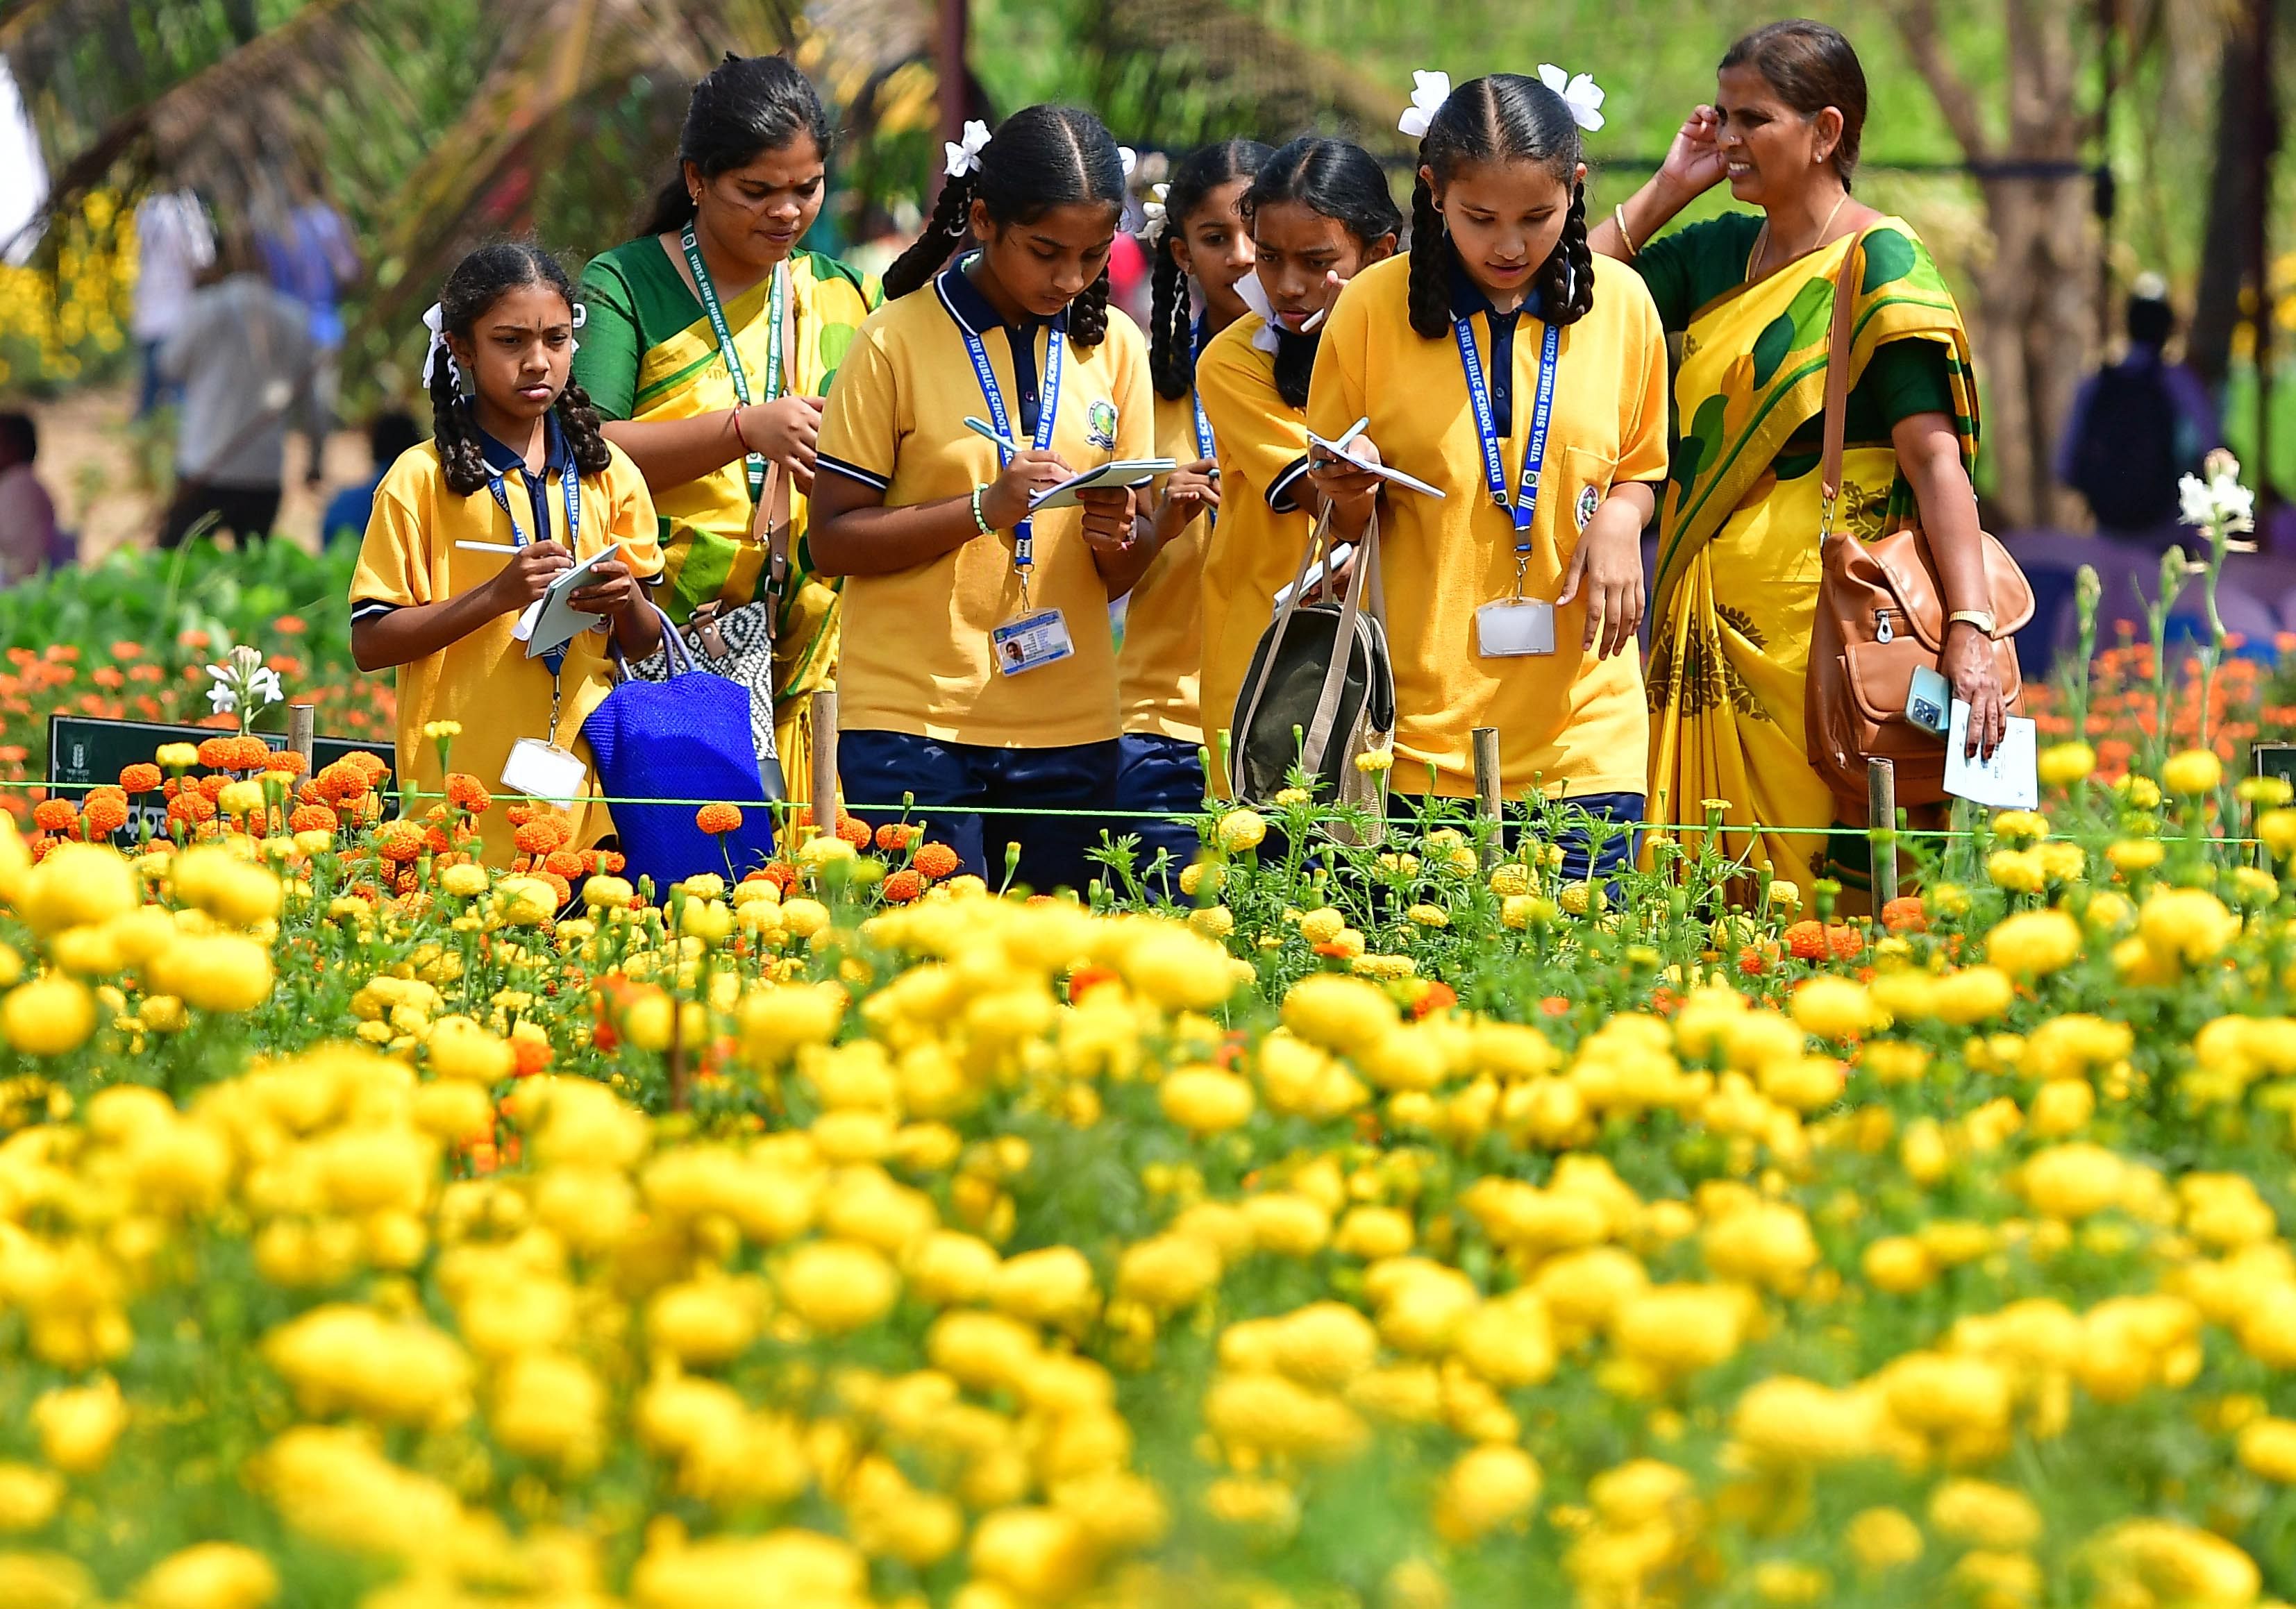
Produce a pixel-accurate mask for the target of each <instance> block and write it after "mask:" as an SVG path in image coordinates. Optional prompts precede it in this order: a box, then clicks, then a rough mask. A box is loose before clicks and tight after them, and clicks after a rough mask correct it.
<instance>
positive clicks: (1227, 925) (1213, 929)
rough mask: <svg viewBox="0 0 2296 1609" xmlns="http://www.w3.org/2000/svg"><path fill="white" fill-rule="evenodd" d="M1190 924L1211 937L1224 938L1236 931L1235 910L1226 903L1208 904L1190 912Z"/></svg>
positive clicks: (1207, 936)
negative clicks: (1199, 909)
mask: <svg viewBox="0 0 2296 1609" xmlns="http://www.w3.org/2000/svg"><path fill="white" fill-rule="evenodd" d="M1188 926H1189V927H1193V928H1194V929H1195V930H1196V931H1197V932H1198V933H1201V934H1202V935H1204V936H1205V937H1206V938H1209V939H1223V938H1226V936H1227V935H1229V934H1231V933H1234V931H1235V912H1234V911H1230V910H1229V909H1228V908H1227V907H1226V906H1225V905H1206V906H1205V907H1204V908H1203V909H1202V910H1201V911H1190V912H1188Z"/></svg>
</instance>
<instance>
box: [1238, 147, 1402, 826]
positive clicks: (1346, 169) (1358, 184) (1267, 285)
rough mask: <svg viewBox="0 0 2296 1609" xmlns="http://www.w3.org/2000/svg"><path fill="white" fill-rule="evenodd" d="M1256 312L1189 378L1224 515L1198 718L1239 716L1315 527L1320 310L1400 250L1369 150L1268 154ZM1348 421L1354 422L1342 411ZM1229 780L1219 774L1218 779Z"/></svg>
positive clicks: (1323, 313) (1261, 192) (1255, 200)
mask: <svg viewBox="0 0 2296 1609" xmlns="http://www.w3.org/2000/svg"><path fill="white" fill-rule="evenodd" d="M1243 210H1244V217H1245V220H1246V221H1247V222H1248V223H1249V224H1250V225H1251V240H1252V254H1253V258H1254V265H1253V270H1252V276H1251V278H1249V279H1246V280H1244V281H1242V282H1240V288H1241V289H1242V290H1243V291H1244V292H1245V295H1246V298H1247V299H1248V300H1249V301H1251V304H1252V306H1253V315H1252V316H1251V317H1250V318H1246V319H1242V320H1240V321H1238V322H1237V323H1234V324H1231V325H1230V326H1228V328H1227V329H1226V331H1223V332H1221V334H1220V335H1219V336H1218V338H1216V339H1214V340H1213V341H1212V342H1211V344H1210V346H1208V347H1205V348H1204V353H1203V355H1202V356H1201V357H1200V358H1199V359H1197V361H1196V389H1197V394H1198V395H1199V396H1201V397H1202V398H1203V404H1204V417H1205V419H1206V420H1208V421H1210V425H1211V431H1212V437H1213V439H1214V441H1215V442H1216V443H1217V444H1218V454H1219V470H1220V491H1221V502H1220V517H1219V520H1218V524H1217V525H1215V526H1214V527H1213V528H1212V532H1211V535H1210V539H1209V541H1208V542H1207V543H1206V545H1205V551H1204V583H1203V613H1204V625H1203V633H1204V649H1203V682H1202V693H1201V697H1202V700H1203V708H1204V729H1205V732H1206V734H1207V736H1208V737H1211V738H1212V739H1213V750H1212V757H1213V760H1214V762H1215V763H1216V764H1217V763H1218V760H1219V758H1220V746H1219V743H1218V736H1217V734H1218V733H1220V732H1223V731H1227V730H1228V729H1229V728H1230V727H1231V726H1232V725H1233V723H1234V719H1235V706H1236V699H1237V698H1238V696H1239V695H1240V694H1241V693H1242V691H1243V680H1244V673H1245V672H1246V671H1247V670H1248V669H1249V668H1250V667H1251V652H1252V649H1253V648H1254V647H1256V646H1257V645H1258V643H1259V638H1260V634H1261V633H1264V632H1265V631H1267V626H1268V623H1269V622H1270V620H1272V619H1273V618H1274V617H1275V594H1276V592H1278V590H1280V589H1281V588H1283V586H1285V585H1286V584H1289V583H1290V581H1291V580H1292V576H1294V575H1296V574H1297V573H1298V571H1299V568H1300V551H1301V550H1302V549H1304V548H1305V547H1306V546H1307V543H1308V534H1309V532H1310V531H1311V530H1312V529H1313V527H1314V511H1315V507H1316V498H1315V496H1314V495H1313V494H1312V493H1311V492H1310V490H1309V487H1308V381H1309V377H1310V376H1311V375H1312V373H1313V372H1314V371H1315V369H1316V353H1317V351H1318V349H1319V347H1320V346H1321V344H1322V342H1323V341H1324V339H1325V338H1324V331H1323V323H1324V320H1325V319H1327V318H1328V316H1329V315H1330V314H1331V310H1332V306H1333V303H1334V301H1335V300H1337V298H1338V297H1339V294H1340V290H1341V287H1343V286H1344V285H1346V283H1347V282H1349V280H1351V279H1353V278H1354V277H1355V276H1356V274H1357V273H1359V272H1361V271H1362V270H1364V269H1365V268H1367V267H1369V266H1370V265H1373V264H1374V263H1378V262H1382V261H1384V260H1386V259H1387V258H1389V257H1392V256H1393V255H1394V253H1395V244H1396V239H1397V237H1398V234H1399V233H1401V232H1402V228H1403V213H1402V211H1401V209H1400V208H1398V207H1397V206H1396V204H1395V198H1394V197H1393V196H1392V195H1390V193H1389V192H1388V188H1387V175H1386V173H1385V172H1384V171H1383V170H1382V168H1381V167H1380V165H1379V163H1378V161H1377V160H1376V159H1374V158H1373V157H1372V155H1371V153H1370V152H1368V151H1365V150H1364V149H1363V148H1362V147H1361V146H1359V145H1351V144H1349V143H1348V142H1347V141H1345V140H1332V139H1324V138H1321V137H1318V136H1308V137H1306V138H1301V139H1297V140H1293V141H1292V142H1291V143H1289V144H1287V145H1285V146H1284V147H1283V149H1282V150H1280V151H1276V152H1275V155H1273V156H1271V157H1270V158H1268V159H1267V162H1266V163H1264V164H1263V165H1262V166H1261V167H1260V169H1259V173H1258V175H1257V176H1254V177H1253V179H1252V182H1251V189H1250V190H1248V191H1246V192H1244V198H1243ZM1350 422H1352V421H1350ZM1218 781H1219V785H1220V790H1221V792H1223V793H1225V792H1226V780H1225V778H1221V779H1218Z"/></svg>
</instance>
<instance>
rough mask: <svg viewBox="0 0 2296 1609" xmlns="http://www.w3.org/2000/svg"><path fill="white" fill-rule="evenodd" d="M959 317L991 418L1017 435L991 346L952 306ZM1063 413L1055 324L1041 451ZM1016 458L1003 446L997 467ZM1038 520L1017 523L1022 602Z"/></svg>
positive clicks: (1005, 432) (1002, 430) (1048, 347)
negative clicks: (993, 363) (990, 355)
mask: <svg viewBox="0 0 2296 1609" xmlns="http://www.w3.org/2000/svg"><path fill="white" fill-rule="evenodd" d="M949 316H950V317H951V318H953V319H955V320H956V328H957V332H958V333H959V334H961V335H963V336H964V350H965V355H967V356H969V357H971V358H972V377H973V379H975V380H979V381H980V400H981V401H982V402H984V403H986V404H988V422H989V423H990V424H992V425H995V426H996V434H998V435H999V436H1002V437H1006V438H1007V439H1008V440H1009V439H1010V438H1011V437H1012V435H1013V420H1012V415H1010V414H1009V413H1007V412H1005V393H1004V392H1003V391H1001V390H999V389H998V388H997V386H996V370H994V369H992V368H990V367H989V366H988V347H986V346H984V345H982V344H981V339H980V337H979V336H978V335H975V334H974V333H973V332H972V329H971V328H970V327H969V326H968V325H967V324H966V323H965V322H964V320H963V319H961V318H956V310H955V308H953V307H952V308H950V309H949ZM1060 413H1061V331H1060V327H1059V326H1058V325H1053V326H1051V327H1049V328H1047V329H1046V331H1045V389H1044V393H1043V404H1042V405H1041V406H1039V407H1038V408H1037V435H1036V439H1035V441H1034V442H1033V443H1032V444H1031V445H1034V446H1035V447H1036V449H1037V452H1039V453H1041V452H1043V451H1044V450H1045V449H1046V448H1047V447H1049V446H1051V445H1053V427H1054V425H1055V424H1057V423H1058V422H1059V421H1060ZM1012 461H1013V460H1012V455H1011V454H1010V453H1007V452H1005V449H1004V448H1003V447H1002V446H999V447H998V448H997V449H996V467H997V468H998V469H1000V470H1001V469H1003V468H1005V466H1006V465H1007V464H1009V463H1011V462H1012ZM1036 556H1037V548H1036V531H1035V529H1034V522H1033V521H1032V520H1030V519H1028V518H1027V517H1026V516H1023V517H1022V519H1021V523H1020V524H1019V525H1017V526H1014V527H1013V569H1014V570H1015V571H1017V572H1018V573H1019V575H1020V577H1021V607H1022V608H1027V607H1028V603H1029V568H1030V567H1031V566H1033V565H1034V564H1035V563H1036V561H1037V557H1036Z"/></svg>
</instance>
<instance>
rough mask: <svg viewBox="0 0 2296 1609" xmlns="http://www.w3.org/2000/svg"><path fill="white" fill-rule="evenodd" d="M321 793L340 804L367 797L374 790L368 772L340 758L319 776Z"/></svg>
mask: <svg viewBox="0 0 2296 1609" xmlns="http://www.w3.org/2000/svg"><path fill="white" fill-rule="evenodd" d="M318 784H319V792H320V795H321V796H323V797H324V798H326V799H328V800H330V801H332V802H333V803H335V804H338V805H348V804H350V803H351V802H352V801H353V800H356V799H362V798H365V796H367V795H368V794H370V793H372V792H373V791H374V784H373V783H372V782H370V781H368V780H367V775H366V772H364V771H362V770H360V769H359V768H358V767H357V766H356V765H353V764H351V763H350V762H349V761H348V760H338V761H336V762H335V763H334V764H332V765H330V766H328V767H327V768H326V769H325V770H324V771H322V772H320V773H319V776H318Z"/></svg>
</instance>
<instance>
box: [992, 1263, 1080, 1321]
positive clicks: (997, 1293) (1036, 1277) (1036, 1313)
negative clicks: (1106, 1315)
mask: <svg viewBox="0 0 2296 1609" xmlns="http://www.w3.org/2000/svg"><path fill="white" fill-rule="evenodd" d="M988 1300H989V1302H990V1303H992V1304H993V1305H995V1306H996V1308H998V1309H999V1310H1001V1311H1005V1312H1006V1313H1009V1314H1011V1315H1012V1316H1013V1318H1015V1319H1025V1320H1027V1321H1028V1322H1029V1323H1031V1324H1045V1325H1054V1326H1063V1327H1064V1326H1070V1325H1074V1324H1080V1323H1085V1322H1087V1321H1089V1320H1090V1319H1091V1318H1092V1315H1093V1313H1094V1311H1095V1309H1097V1307H1098V1306H1099V1303H1100V1293H1099V1290H1098V1289H1097V1287H1096V1286H1095V1285H1094V1283H1093V1277H1092V1264H1091V1263H1089V1262H1086V1261H1085V1260H1084V1254H1083V1253H1081V1252H1079V1251H1078V1250H1077V1249H1076V1248H1075V1247H1074V1246H1046V1247H1044V1248H1043V1249H1041V1250H1039V1251H1034V1252H1023V1253H1021V1254H1020V1255H1019V1256H1017V1257H1013V1258H1009V1259H1007V1260H1006V1261H1005V1263H1004V1264H1003V1265H1001V1266H1000V1267H999V1268H998V1269H997V1270H996V1277H995V1278H993V1279H991V1280H990V1281H989V1283H988Z"/></svg>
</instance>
